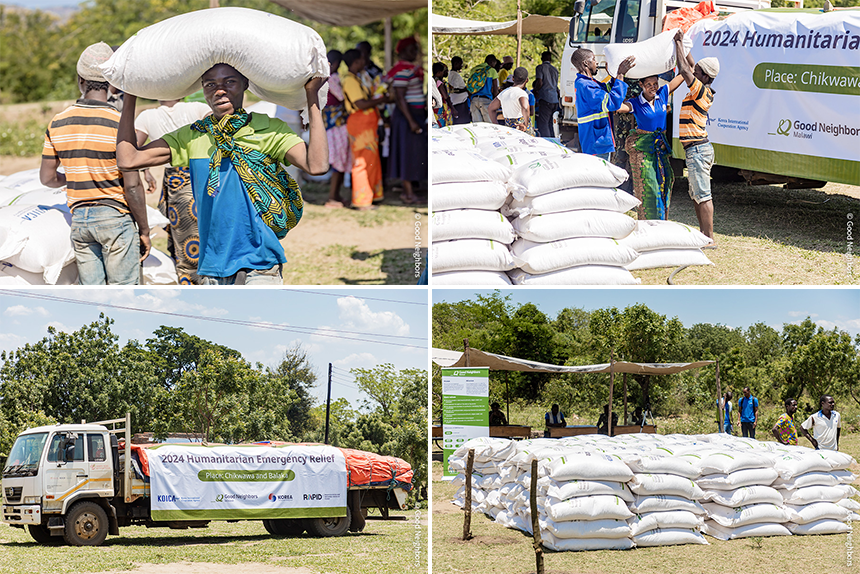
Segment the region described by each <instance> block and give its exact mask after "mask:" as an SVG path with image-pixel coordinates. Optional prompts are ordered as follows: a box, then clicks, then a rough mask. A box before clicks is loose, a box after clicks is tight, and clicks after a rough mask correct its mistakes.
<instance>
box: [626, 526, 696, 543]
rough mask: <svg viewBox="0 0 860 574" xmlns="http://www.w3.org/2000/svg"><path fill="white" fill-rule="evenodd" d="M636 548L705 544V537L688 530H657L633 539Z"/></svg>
mask: <svg viewBox="0 0 860 574" xmlns="http://www.w3.org/2000/svg"><path fill="white" fill-rule="evenodd" d="M633 542H634V543H635V544H636V546H642V547H643V548H644V547H647V546H677V545H678V544H707V543H708V541H707V540H705V537H704V536H702V535H701V534H699V532H697V531H696V530H693V529H690V528H665V529H664V528H658V529H655V530H649V531H648V532H645V533H644V534H640V535H638V536H634V537H633Z"/></svg>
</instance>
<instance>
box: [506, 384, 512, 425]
mask: <svg viewBox="0 0 860 574" xmlns="http://www.w3.org/2000/svg"><path fill="white" fill-rule="evenodd" d="M508 373H510V371H505V402H507V406H506V407H505V418H507V419H508V424H511V392H510V391H509V390H508Z"/></svg>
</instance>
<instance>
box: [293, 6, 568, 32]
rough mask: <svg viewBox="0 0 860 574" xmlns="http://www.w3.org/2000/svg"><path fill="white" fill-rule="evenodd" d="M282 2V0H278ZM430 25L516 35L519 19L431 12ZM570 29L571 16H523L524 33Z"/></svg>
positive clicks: (448, 29) (447, 29)
mask: <svg viewBox="0 0 860 574" xmlns="http://www.w3.org/2000/svg"><path fill="white" fill-rule="evenodd" d="M278 1H279V2H280V0H278ZM430 25H431V26H432V30H433V33H434V34H456V35H484V34H493V35H499V36H503V35H512V36H514V35H516V33H517V21H516V20H509V21H507V22H482V21H479V20H462V19H460V18H453V17H451V16H439V15H438V14H430ZM568 29H570V18H565V17H563V16H541V15H540V14H529V15H528V16H526V17H525V18H523V27H522V33H523V35H525V34H553V33H564V32H567V31H568Z"/></svg>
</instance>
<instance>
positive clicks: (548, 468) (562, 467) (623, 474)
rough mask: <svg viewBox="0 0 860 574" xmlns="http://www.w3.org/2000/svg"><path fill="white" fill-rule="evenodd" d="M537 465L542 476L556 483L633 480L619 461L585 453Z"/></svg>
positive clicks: (630, 472)
mask: <svg viewBox="0 0 860 574" xmlns="http://www.w3.org/2000/svg"><path fill="white" fill-rule="evenodd" d="M538 464H539V469H540V472H541V475H542V476H549V477H550V478H552V479H553V480H555V481H558V482H561V481H564V480H611V481H615V482H627V481H629V480H631V479H632V478H633V472H632V471H631V470H630V469H629V468H628V467H627V465H626V464H624V462H623V461H622V460H621V459H619V458H617V457H614V456H609V455H606V454H599V453H587V452H586V453H581V454H571V455H567V456H561V457H557V458H552V459H549V460H548V461H544V462H540V463H538Z"/></svg>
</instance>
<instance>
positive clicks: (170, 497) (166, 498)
mask: <svg viewBox="0 0 860 574" xmlns="http://www.w3.org/2000/svg"><path fill="white" fill-rule="evenodd" d="M155 499H156V500H157V501H158V502H176V501H177V500H179V499H178V498H177V497H176V495H174V494H159V495H158V496H156V497H155Z"/></svg>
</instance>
